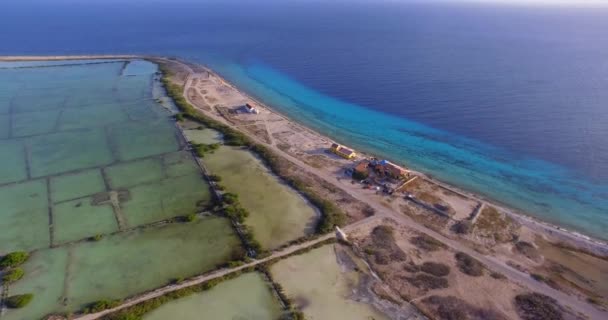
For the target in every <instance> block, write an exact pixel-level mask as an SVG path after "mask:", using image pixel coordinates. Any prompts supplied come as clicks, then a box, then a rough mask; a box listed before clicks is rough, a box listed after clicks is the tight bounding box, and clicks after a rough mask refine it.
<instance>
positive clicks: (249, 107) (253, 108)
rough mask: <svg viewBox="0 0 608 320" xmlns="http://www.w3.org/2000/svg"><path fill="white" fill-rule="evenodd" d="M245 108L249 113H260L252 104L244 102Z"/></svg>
mask: <svg viewBox="0 0 608 320" xmlns="http://www.w3.org/2000/svg"><path fill="white" fill-rule="evenodd" d="M245 109H246V110H247V112H249V113H253V114H258V113H260V111H259V110H258V109H257V108H255V107H254V106H253V105H252V104H249V103H246V104H245Z"/></svg>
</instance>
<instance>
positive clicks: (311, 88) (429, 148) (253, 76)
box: [0, 0, 608, 239]
mask: <svg viewBox="0 0 608 320" xmlns="http://www.w3.org/2000/svg"><path fill="white" fill-rule="evenodd" d="M85 53H149V54H164V55H174V56H179V57H182V58H185V59H190V60H194V61H197V62H201V63H205V64H207V65H210V66H211V67H213V68H214V69H215V70H217V71H218V72H219V73H221V74H222V75H224V76H225V77H227V78H228V79H229V80H231V81H232V82H234V83H236V84H237V85H239V86H240V87H242V88H243V89H244V90H245V91H247V92H249V93H250V94H252V95H254V96H256V97H257V98H259V99H261V100H263V101H265V102H267V103H268V104H270V105H271V106H273V107H274V108H276V109H277V110H279V111H281V112H283V113H285V114H287V115H289V116H292V117H293V118H294V119H295V120H297V121H300V122H302V123H304V124H306V125H308V126H311V127H313V128H314V129H316V130H318V131H321V132H323V133H325V134H327V135H329V136H331V137H333V138H335V139H336V140H338V141H341V142H343V143H345V144H349V145H352V146H355V147H357V148H359V149H361V150H365V151H369V152H375V153H379V154H381V155H383V156H385V157H387V158H390V159H392V160H395V161H398V162H400V163H404V164H406V165H407V166H411V167H413V168H415V169H418V170H421V171H424V172H427V173H430V174H432V175H433V176H435V177H436V178H439V179H441V180H444V181H446V182H450V183H453V184H455V185H458V186H461V187H464V188H465V189H468V190H471V191H475V192H479V193H482V194H484V195H485V196H488V197H490V198H493V199H495V200H497V201H500V202H503V203H506V204H508V205H509V206H511V207H514V208H517V209H521V210H524V211H526V212H528V213H530V214H531V215H534V216H537V217H540V218H542V219H544V220H548V221H551V222H554V223H558V224H560V225H562V226H565V227H567V228H571V229H576V230H579V231H582V232H584V233H587V234H591V235H594V236H596V237H599V238H604V239H608V6H606V7H593V8H590V7H570V6H542V5H536V6H522V5H505V4H471V3H462V2H460V1H458V0H452V1H448V2H444V1H426V2H420V1H408V0H401V1H398V0H395V1H371V0H369V1H365V0H355V1H348V2H347V1H303V0H296V1H277V0H259V1H244V0H242V1H237V0H225V1H195V0H172V1H171V0H149V1H138V0H125V1H117V0H104V1H102V0H89V1H84V0H56V1H46V0H3V1H2V10H1V12H0V55H17V54H19V55H22V54H37V55H48V54H85Z"/></svg>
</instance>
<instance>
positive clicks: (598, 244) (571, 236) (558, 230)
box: [163, 57, 608, 255]
mask: <svg viewBox="0 0 608 320" xmlns="http://www.w3.org/2000/svg"><path fill="white" fill-rule="evenodd" d="M163 58H164V57H163ZM175 60H176V61H179V62H181V63H183V64H186V65H188V66H195V67H202V68H204V69H205V71H206V72H209V73H210V74H213V75H215V76H216V77H218V78H219V79H221V81H222V82H223V83H224V84H225V85H227V86H229V87H231V88H233V89H234V90H236V91H238V92H239V93H240V94H242V95H243V96H246V97H247V98H248V99H251V100H253V101H254V102H255V103H256V104H258V105H260V106H263V107H265V108H266V109H268V110H269V111H271V112H272V113H275V114H277V115H279V116H280V117H282V118H284V119H286V120H287V121H289V122H291V123H293V124H295V125H297V126H298V127H299V128H301V129H303V130H306V131H308V132H310V133H312V134H314V135H317V136H320V137H324V138H326V139H327V140H330V141H336V140H335V139H333V138H331V137H329V136H326V135H324V134H322V133H319V132H317V131H316V130H314V129H312V128H309V127H307V126H306V125H304V124H302V123H300V122H298V121H296V120H293V119H292V118H290V117H288V116H286V115H285V114H283V113H282V112H280V111H277V110H276V109H275V108H272V107H270V106H268V104H266V103H264V102H262V101H261V100H260V99H259V98H257V97H254V96H252V95H251V94H249V93H247V92H245V91H243V90H241V89H239V88H238V87H237V86H235V85H234V84H232V83H231V82H230V81H228V80H226V78H225V77H224V76H222V75H221V73H218V72H216V71H215V70H213V69H212V68H210V67H209V66H207V65H206V64H202V63H193V62H189V61H184V60H182V59H175ZM346 146H347V147H349V148H351V147H350V146H348V145H346ZM351 149H352V150H355V151H358V150H356V149H354V148H351ZM357 153H358V154H359V155H364V156H366V157H369V156H373V154H372V153H369V152H367V151H365V152H359V151H358V152H357ZM388 160H391V161H392V159H390V158H389V159H388ZM407 169H408V170H410V171H411V172H412V173H413V174H415V175H419V176H420V177H422V178H424V179H426V180H428V181H430V182H432V183H434V184H437V185H438V186H441V187H443V188H446V189H448V190H451V191H453V192H456V193H460V194H462V195H464V196H465V197H468V198H471V199H474V200H476V201H479V202H483V203H486V204H488V205H491V206H494V207H496V208H497V209H498V210H500V211H502V212H504V213H506V214H507V215H509V216H510V217H512V218H514V219H516V220H517V221H518V222H520V223H522V224H525V225H527V226H529V227H531V228H533V229H535V230H538V229H541V230H543V232H548V233H550V234H551V235H552V236H556V235H558V236H559V237H561V239H562V240H564V238H566V239H565V240H570V241H577V242H579V241H583V242H584V246H585V247H586V248H587V249H589V250H592V251H596V250H600V251H601V252H600V254H602V255H608V240H603V239H599V238H596V237H593V236H590V235H587V234H584V233H582V232H580V231H576V230H571V229H568V228H566V227H563V226H560V225H558V224H555V223H551V222H548V221H544V220H542V219H540V218H537V217H535V216H532V215H530V214H527V213H525V212H524V211H522V210H519V209H515V208H511V207H510V206H509V205H508V204H505V203H501V202H499V201H497V200H494V199H489V198H488V197H486V196H484V195H480V194H477V193H475V192H472V191H469V190H466V189H462V188H460V187H458V186H455V185H452V184H449V183H447V182H444V181H441V180H439V179H437V178H434V177H431V176H429V174H427V173H424V172H421V171H417V170H414V169H411V168H409V167H408V168H407ZM577 244H578V245H580V244H581V243H577Z"/></svg>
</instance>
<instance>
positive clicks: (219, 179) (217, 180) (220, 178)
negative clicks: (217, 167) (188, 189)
mask: <svg viewBox="0 0 608 320" xmlns="http://www.w3.org/2000/svg"><path fill="white" fill-rule="evenodd" d="M209 180H211V181H215V182H220V181H222V177H220V176H218V175H217V174H210V175H209Z"/></svg>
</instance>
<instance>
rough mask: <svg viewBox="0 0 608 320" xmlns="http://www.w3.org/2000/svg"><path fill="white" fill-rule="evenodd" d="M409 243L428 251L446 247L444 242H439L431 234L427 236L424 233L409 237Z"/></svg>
mask: <svg viewBox="0 0 608 320" xmlns="http://www.w3.org/2000/svg"><path fill="white" fill-rule="evenodd" d="M410 243H411V244H413V245H415V246H416V247H417V248H419V249H422V250H424V251H429V252H430V251H438V250H441V249H445V248H446V246H445V244H443V243H441V242H440V241H439V240H437V239H435V238H433V237H431V236H427V235H426V234H422V235H419V236H416V237H412V238H410Z"/></svg>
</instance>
